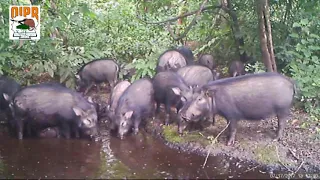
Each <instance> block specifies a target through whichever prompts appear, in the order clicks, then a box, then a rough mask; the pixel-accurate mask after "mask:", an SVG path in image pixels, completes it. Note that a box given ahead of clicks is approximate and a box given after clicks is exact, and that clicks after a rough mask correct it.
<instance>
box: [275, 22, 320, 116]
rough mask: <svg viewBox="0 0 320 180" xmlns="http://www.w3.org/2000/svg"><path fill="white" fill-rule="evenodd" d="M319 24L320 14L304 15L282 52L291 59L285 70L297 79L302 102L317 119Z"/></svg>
mask: <svg viewBox="0 0 320 180" xmlns="http://www.w3.org/2000/svg"><path fill="white" fill-rule="evenodd" d="M319 25H320V21H319V20H318V19H316V18H304V19H301V20H300V21H299V22H296V23H294V24H293V28H294V31H293V32H292V33H291V34H290V38H289V39H288V43H287V44H286V46H285V48H284V50H283V52H282V53H280V54H281V55H282V57H283V58H285V59H286V60H287V61H288V62H289V64H288V66H287V67H286V69H285V71H287V72H288V73H290V74H291V76H292V78H293V79H295V80H296V82H297V85H298V88H299V90H300V92H299V99H300V101H301V102H302V106H303V107H304V108H305V110H306V111H307V112H308V113H310V114H311V115H312V117H313V118H314V119H315V120H320V73H319V72H320V60H319V55H320V37H319V35H317V32H318V28H319Z"/></svg>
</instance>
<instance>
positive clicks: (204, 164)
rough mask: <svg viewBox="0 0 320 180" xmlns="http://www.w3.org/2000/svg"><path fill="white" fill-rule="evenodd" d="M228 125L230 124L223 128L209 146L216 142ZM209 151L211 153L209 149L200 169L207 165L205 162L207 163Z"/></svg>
mask: <svg viewBox="0 0 320 180" xmlns="http://www.w3.org/2000/svg"><path fill="white" fill-rule="evenodd" d="M229 124H230V122H229V123H228V124H227V125H226V127H224V128H223V129H222V131H220V133H219V134H218V135H217V136H216V137H215V138H214V139H213V140H212V141H211V144H210V146H212V145H213V143H215V142H216V141H217V139H218V138H219V136H220V135H221V134H222V133H223V132H224V131H225V130H226V129H227V128H228V127H229ZM210 151H211V148H209V151H208V154H207V156H206V159H205V160H204V163H203V165H202V168H204V167H205V166H206V164H207V161H208V158H209V155H210Z"/></svg>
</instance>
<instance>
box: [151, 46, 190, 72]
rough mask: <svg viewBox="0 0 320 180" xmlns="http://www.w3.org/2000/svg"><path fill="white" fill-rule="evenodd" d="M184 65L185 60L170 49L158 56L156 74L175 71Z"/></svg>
mask: <svg viewBox="0 0 320 180" xmlns="http://www.w3.org/2000/svg"><path fill="white" fill-rule="evenodd" d="M186 65H187V60H186V58H185V57H184V56H183V55H182V54H181V53H180V52H179V51H178V50H176V49H170V50H167V51H165V52H164V53H162V54H161V55H160V57H159V59H158V64H157V68H156V72H157V73H159V72H163V71H167V70H173V71H175V70H177V69H178V68H180V67H183V66H186Z"/></svg>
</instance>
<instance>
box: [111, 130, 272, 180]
mask: <svg viewBox="0 0 320 180" xmlns="http://www.w3.org/2000/svg"><path fill="white" fill-rule="evenodd" d="M110 144H111V149H112V151H113V153H114V155H115V156H116V158H117V159H119V160H120V161H121V162H122V163H124V164H125V165H127V166H128V167H129V168H130V169H132V170H133V171H135V172H139V174H141V175H144V177H145V178H148V177H149V178H151V177H152V178H178V179H197V178H200V179H212V178H228V177H235V178H236V177H242V178H245V177H255V178H259V177H260V178H267V176H266V175H264V174H260V173H256V172H254V173H252V172H247V173H243V172H244V171H245V170H246V169H247V168H248V167H246V168H244V166H242V167H239V166H237V165H238V163H237V162H236V161H235V160H231V161H230V160H229V159H226V157H223V156H219V157H210V158H209V159H208V161H207V165H206V167H205V168H202V164H203V163H204V160H205V157H202V156H197V155H194V154H188V153H185V152H181V151H177V150H174V149H170V148H168V147H166V146H165V145H164V144H163V143H161V142H159V140H156V139H154V138H152V137H150V136H145V134H144V133H142V134H141V133H140V134H139V135H138V136H128V137H126V138H125V139H124V140H122V141H120V140H119V139H118V138H116V137H112V138H111V139H110ZM139 174H137V175H138V176H139Z"/></svg>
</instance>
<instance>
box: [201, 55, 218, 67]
mask: <svg viewBox="0 0 320 180" xmlns="http://www.w3.org/2000/svg"><path fill="white" fill-rule="evenodd" d="M198 63H199V65H202V66H206V67H208V68H209V69H211V70H214V69H215V68H216V67H217V62H216V61H215V60H214V58H213V56H212V55H211V54H203V55H201V56H200V58H199V61H198Z"/></svg>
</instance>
